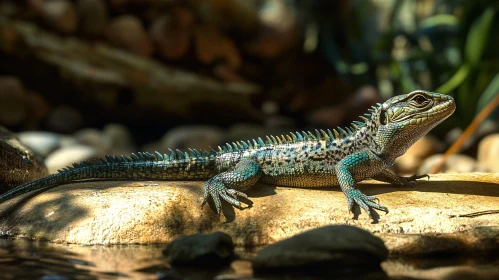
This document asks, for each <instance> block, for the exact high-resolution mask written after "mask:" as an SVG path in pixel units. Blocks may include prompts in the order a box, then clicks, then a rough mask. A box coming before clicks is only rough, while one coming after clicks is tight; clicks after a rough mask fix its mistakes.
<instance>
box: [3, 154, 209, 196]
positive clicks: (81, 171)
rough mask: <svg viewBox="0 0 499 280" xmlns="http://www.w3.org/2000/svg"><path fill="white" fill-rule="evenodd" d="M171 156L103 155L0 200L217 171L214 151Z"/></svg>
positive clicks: (187, 177)
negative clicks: (90, 183) (89, 184)
mask: <svg viewBox="0 0 499 280" xmlns="http://www.w3.org/2000/svg"><path fill="white" fill-rule="evenodd" d="M190 151H191V154H189V153H184V152H181V151H180V150H177V152H173V151H172V153H171V155H167V154H164V155H162V154H160V153H158V152H156V153H155V154H150V153H137V155H135V154H131V156H130V157H125V156H121V157H115V156H106V157H105V159H104V158H101V162H99V163H92V162H89V161H84V162H81V163H75V164H73V165H72V166H68V167H66V168H64V169H62V170H59V173H57V174H52V175H50V176H48V177H45V178H41V179H39V180H36V181H33V182H30V183H27V184H24V185H21V186H18V187H16V188H14V189H11V190H9V191H7V192H6V193H3V194H2V195H0V203H2V202H4V201H6V200H8V199H10V198H13V197H16V196H18V195H21V194H24V193H27V192H30V191H36V190H42V189H45V190H47V189H49V188H53V187H56V186H59V185H62V184H65V183H69V182H75V181H82V180H188V181H195V180H207V179H209V178H211V177H213V176H214V175H216V174H217V173H218V171H217V166H216V164H215V160H216V154H215V153H212V152H206V151H201V152H198V151H197V150H192V149H191V150H190Z"/></svg>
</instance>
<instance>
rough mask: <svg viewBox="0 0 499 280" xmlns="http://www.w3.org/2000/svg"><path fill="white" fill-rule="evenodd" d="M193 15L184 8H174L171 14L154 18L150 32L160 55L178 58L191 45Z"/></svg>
mask: <svg viewBox="0 0 499 280" xmlns="http://www.w3.org/2000/svg"><path fill="white" fill-rule="evenodd" d="M193 24H194V16H193V15H192V12H191V11H190V10H188V9H185V8H179V7H177V8H174V9H173V11H172V14H171V15H168V16H163V17H159V18H157V19H155V20H154V22H153V24H152V26H151V30H150V34H151V38H152V39H153V41H154V43H155V44H156V46H157V50H158V52H159V53H160V55H161V56H163V57H165V58H167V59H180V58H182V57H183V56H184V55H185V54H186V53H187V51H189V48H190V45H191V38H192V32H193Z"/></svg>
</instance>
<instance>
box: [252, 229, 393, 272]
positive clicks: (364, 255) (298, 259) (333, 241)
mask: <svg viewBox="0 0 499 280" xmlns="http://www.w3.org/2000/svg"><path fill="white" fill-rule="evenodd" d="M387 257H388V249H387V248H386V246H385V244H384V243H383V240H381V239H380V238H379V237H376V236H374V235H372V233H370V232H369V231H366V230H363V229H361V228H358V227H354V226H348V225H332V226H324V227H320V228H317V229H313V230H310V231H306V232H304V233H300V234H298V235H295V236H293V237H291V238H288V239H285V240H282V241H279V242H277V243H275V244H272V245H270V246H268V247H266V248H264V249H262V250H261V251H260V252H258V254H257V256H256V258H255V259H254V260H253V269H254V270H255V271H264V270H275V269H283V270H284V271H285V270H286V269H290V268H291V269H300V268H303V267H311V266H316V267H317V266H333V267H334V268H335V269H338V270H344V269H349V268H352V267H358V269H359V270H364V269H366V270H369V269H372V268H376V267H377V268H379V265H380V263H381V262H382V261H384V260H386V258H387ZM368 268H369V269H368Z"/></svg>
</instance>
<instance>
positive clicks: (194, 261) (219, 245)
mask: <svg viewBox="0 0 499 280" xmlns="http://www.w3.org/2000/svg"><path fill="white" fill-rule="evenodd" d="M163 254H164V255H166V256H168V262H169V263H170V264H172V265H215V264H226V263H227V262H229V261H230V260H231V259H232V258H233V257H234V243H232V238H231V237H230V236H229V235H227V234H225V233H222V232H214V233H211V234H193V235H186V236H181V237H179V238H178V239H176V240H174V241H173V242H172V243H170V244H168V246H167V247H166V248H165V249H164V250H163Z"/></svg>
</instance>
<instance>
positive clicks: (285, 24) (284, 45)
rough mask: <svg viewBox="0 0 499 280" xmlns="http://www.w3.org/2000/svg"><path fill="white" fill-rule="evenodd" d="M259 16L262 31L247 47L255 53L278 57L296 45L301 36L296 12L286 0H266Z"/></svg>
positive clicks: (267, 56)
mask: <svg viewBox="0 0 499 280" xmlns="http://www.w3.org/2000/svg"><path fill="white" fill-rule="evenodd" d="M258 17H259V21H260V24H261V25H260V28H259V31H260V32H259V34H258V36H257V37H256V38H255V39H253V40H251V42H250V43H249V44H247V45H246V47H245V49H246V51H247V52H249V53H251V54H253V55H257V56H263V57H266V58H275V57H278V56H279V55H282V54H283V53H284V52H285V51H287V50H289V49H290V48H291V47H293V46H295V45H296V43H297V42H298V41H299V39H300V38H301V34H300V32H299V31H298V30H300V29H301V28H300V26H299V23H298V17H297V15H296V12H295V11H294V9H293V8H292V7H291V5H286V2H285V1H282V0H273V1H266V3H265V5H261V9H260V11H259V13H258Z"/></svg>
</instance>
